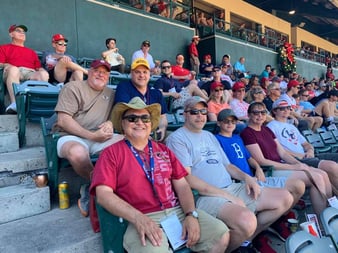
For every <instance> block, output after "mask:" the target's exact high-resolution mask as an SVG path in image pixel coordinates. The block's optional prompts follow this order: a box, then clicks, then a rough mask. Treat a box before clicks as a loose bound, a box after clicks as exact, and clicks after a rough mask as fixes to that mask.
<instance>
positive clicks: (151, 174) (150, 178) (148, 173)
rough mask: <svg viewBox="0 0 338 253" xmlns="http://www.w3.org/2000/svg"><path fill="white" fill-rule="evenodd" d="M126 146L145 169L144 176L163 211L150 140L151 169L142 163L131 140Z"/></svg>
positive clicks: (127, 141)
mask: <svg viewBox="0 0 338 253" xmlns="http://www.w3.org/2000/svg"><path fill="white" fill-rule="evenodd" d="M125 142H126V144H127V145H128V147H129V148H130V150H131V152H132V153H133V155H134V156H135V158H136V160H137V162H138V163H139V165H140V166H141V168H142V169H143V172H144V174H145V175H146V178H147V180H148V182H149V183H150V184H151V188H152V190H153V193H154V195H155V197H156V198H157V199H158V201H159V203H160V206H161V208H162V209H163V208H164V206H163V204H162V202H161V200H160V197H159V195H158V192H157V190H156V188H155V176H154V168H155V161H154V153H153V146H152V143H151V141H150V140H148V149H149V167H150V168H149V169H147V167H146V164H145V163H144V162H143V161H142V159H141V157H140V155H139V153H138V152H137V151H136V149H135V148H134V147H133V145H131V143H130V141H129V140H127V139H126V140H125Z"/></svg>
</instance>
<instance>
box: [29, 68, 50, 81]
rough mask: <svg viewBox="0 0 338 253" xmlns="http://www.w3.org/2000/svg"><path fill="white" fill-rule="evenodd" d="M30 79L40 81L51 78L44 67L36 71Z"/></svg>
mask: <svg viewBox="0 0 338 253" xmlns="http://www.w3.org/2000/svg"><path fill="white" fill-rule="evenodd" d="M29 79H30V80H39V81H44V82H48V79H49V74H48V72H47V71H46V70H44V69H39V70H38V71H36V72H34V73H33V74H32V75H31V76H30V78H29Z"/></svg>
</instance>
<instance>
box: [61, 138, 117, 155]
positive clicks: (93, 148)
mask: <svg viewBox="0 0 338 253" xmlns="http://www.w3.org/2000/svg"><path fill="white" fill-rule="evenodd" d="M117 136H119V135H118V134H114V136H113V138H111V139H109V140H107V141H105V142H95V141H90V140H87V139H84V138H81V137H78V136H74V135H66V136H62V137H60V139H59V140H58V143H57V152H58V156H59V157H61V158H64V157H63V156H61V149H62V146H63V144H65V143H66V142H69V141H75V142H78V143H80V144H82V145H83V146H85V147H86V148H87V150H88V152H89V154H91V155H94V154H98V153H100V152H101V151H102V150H103V149H104V148H106V147H108V146H110V145H112V144H114V143H115V142H117V141H119V140H120V139H122V137H121V138H116V137H117ZM114 137H115V138H114Z"/></svg>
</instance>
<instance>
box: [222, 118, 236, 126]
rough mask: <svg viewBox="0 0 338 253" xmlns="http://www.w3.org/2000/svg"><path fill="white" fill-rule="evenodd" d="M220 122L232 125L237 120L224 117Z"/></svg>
mask: <svg viewBox="0 0 338 253" xmlns="http://www.w3.org/2000/svg"><path fill="white" fill-rule="evenodd" d="M222 122H223V123H224V124H233V125H235V124H236V123H237V120H234V119H225V120H223V121H222Z"/></svg>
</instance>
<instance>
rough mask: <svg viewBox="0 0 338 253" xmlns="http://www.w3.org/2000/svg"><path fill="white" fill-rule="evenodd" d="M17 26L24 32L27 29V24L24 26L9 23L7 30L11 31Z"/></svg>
mask: <svg viewBox="0 0 338 253" xmlns="http://www.w3.org/2000/svg"><path fill="white" fill-rule="evenodd" d="M18 27H20V28H22V29H23V30H24V31H25V32H27V31H28V29H27V26H25V25H11V26H10V27H9V28H8V32H10V33H11V32H13V31H14V30H15V29H16V28H18Z"/></svg>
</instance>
